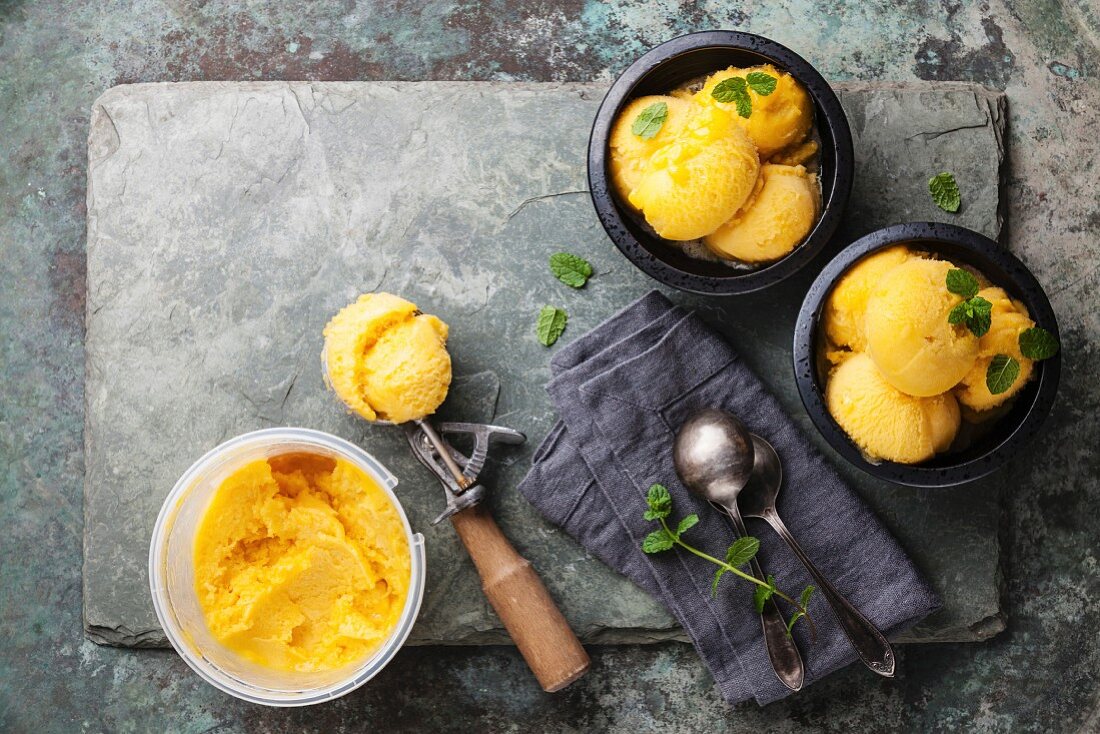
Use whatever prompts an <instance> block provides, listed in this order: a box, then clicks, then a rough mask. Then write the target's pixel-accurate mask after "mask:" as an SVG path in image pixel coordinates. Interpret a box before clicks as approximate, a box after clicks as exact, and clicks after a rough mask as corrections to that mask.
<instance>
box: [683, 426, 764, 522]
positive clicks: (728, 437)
mask: <svg viewBox="0 0 1100 734" xmlns="http://www.w3.org/2000/svg"><path fill="white" fill-rule="evenodd" d="M672 460H673V463H674V464H675V465H676V473H677V474H678V475H679V476H680V479H681V480H682V481H683V483H684V486H685V487H687V488H688V489H689V490H691V491H692V492H694V493H696V494H698V495H700V496H701V497H704V498H705V499H708V500H710V501H712V502H717V503H718V504H720V505H723V506H726V507H728V506H729V505H731V504H735V503H736V502H737V494H738V493H739V492H740V491H741V490H742V489H743V488H744V486H745V484H746V483H747V482H748V481H749V477H751V476H752V473H753V461H754V460H753V444H752V439H751V438H750V437H749V432H748V430H747V429H746V428H745V425H744V424H743V423H741V421H739V420H738V419H737V418H736V417H735V416H733V415H730V414H729V413H727V412H725V411H723V410H715V409H713V408H707V409H705V410H701V411H699V412H698V413H695V414H694V415H692V416H691V417H690V418H688V419H687V420H686V421H684V425H683V426H681V427H680V432H679V433H677V434H676V443H675V444H674V446H673V451H672Z"/></svg>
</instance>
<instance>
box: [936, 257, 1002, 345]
mask: <svg viewBox="0 0 1100 734" xmlns="http://www.w3.org/2000/svg"><path fill="white" fill-rule="evenodd" d="M979 287H980V284H979V283H978V279H977V278H975V277H974V275H973V274H972V273H969V272H967V271H966V270H963V269H962V268H952V269H951V270H948V271H947V290H949V291H950V292H952V293H954V294H955V295H957V296H962V297H963V299H965V300H963V302H962V303H960V304H957V305H956V306H955V307H954V308H953V309H951V311H950V312H949V313H948V314H947V322H948V323H949V324H952V325H954V326H958V325H960V324H965V325H966V328H968V329H970V332H971V333H972V334H973V335H974V336H976V337H981V336H983V335H984V334H986V333H987V332H988V331H989V327H990V326H992V324H993V304H992V303H990V302H989V301H987V300H986V299H984V298H982V297H981V296H979V295H978V288H979Z"/></svg>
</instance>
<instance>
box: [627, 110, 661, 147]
mask: <svg viewBox="0 0 1100 734" xmlns="http://www.w3.org/2000/svg"><path fill="white" fill-rule="evenodd" d="M667 119H668V103H667V102H654V103H653V104H651V105H649V106H648V107H646V108H645V109H644V110H642V111H641V112H639V113H638V116H637V117H635V118H634V124H633V125H631V126H630V132H632V133H634V134H635V135H637V136H638V137H639V138H641V139H642V140H652V139H653V138H655V137H656V136H657V133H658V132H660V131H661V126H662V125H664V124H665V120H667Z"/></svg>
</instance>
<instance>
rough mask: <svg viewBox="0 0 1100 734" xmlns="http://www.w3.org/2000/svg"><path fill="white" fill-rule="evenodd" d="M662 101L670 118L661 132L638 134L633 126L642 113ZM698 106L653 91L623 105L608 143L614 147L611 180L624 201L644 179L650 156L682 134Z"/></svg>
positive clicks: (612, 149) (662, 125)
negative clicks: (646, 134) (647, 136)
mask: <svg viewBox="0 0 1100 734" xmlns="http://www.w3.org/2000/svg"><path fill="white" fill-rule="evenodd" d="M662 103H663V104H664V105H665V106H666V108H667V117H666V118H665V121H664V122H663V123H662V124H661V126H660V128H658V130H657V132H656V133H655V134H654V135H653V136H652V137H650V138H644V137H642V136H640V135H637V134H635V133H634V130H633V127H634V123H635V121H636V120H637V119H638V115H640V114H642V112H643V111H645V110H647V109H649V108H650V107H652V106H653V105H656V104H662ZM694 106H695V105H694V104H693V103H692V102H690V101H686V100H683V99H678V98H676V97H669V96H665V95H657V94H653V95H648V96H646V97H639V98H637V99H635V100H633V101H632V102H630V104H628V105H627V106H626V107H624V108H623V111H622V112H620V113H619V116H618V117H616V118H615V124H614V126H613V127H612V128H611V136H610V138H609V143H608V145H609V147H610V149H611V181H612V183H613V185H614V186H615V191H616V192H617V193H618V194H619V197H620V198H622V199H623V200H624V201H626V200H628V199H629V197H630V192H631V191H633V190H634V187H636V186H637V185H638V182H639V181H641V179H642V174H643V173H644V172H645V169H646V166H648V165H649V159H650V157H651V156H652V155H653V154H654V153H656V152H657V151H658V150H660V149H661V148H663V147H664V146H666V145H668V144H669V143H671V142H672V141H674V140H675V139H676V138H677V136H679V134H680V133H681V132H682V131H683V129H684V126H685V125H686V124H687V121H688V118H689V117H690V116H691V114H692V109H693V108H694Z"/></svg>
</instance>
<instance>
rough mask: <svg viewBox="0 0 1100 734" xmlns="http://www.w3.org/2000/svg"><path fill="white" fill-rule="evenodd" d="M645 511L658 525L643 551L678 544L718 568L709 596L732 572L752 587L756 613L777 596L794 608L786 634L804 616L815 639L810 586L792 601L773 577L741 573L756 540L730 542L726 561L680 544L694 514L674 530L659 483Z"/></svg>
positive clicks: (692, 523) (694, 519)
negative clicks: (763, 578) (808, 606)
mask: <svg viewBox="0 0 1100 734" xmlns="http://www.w3.org/2000/svg"><path fill="white" fill-rule="evenodd" d="M646 508H647V509H646V511H645V514H644V517H645V519H646V520H649V521H656V522H659V523H660V524H661V527H660V528H658V529H657V530H654V531H653V532H652V533H650V534H649V535H647V536H646V537H645V538H644V539H643V540H642V551H643V552H645V553H663V552H664V551H667V550H671V549H672V547H673V546H677V545H678V546H680V547H681V548H683V549H684V550H686V551H688V552H689V553H693V554H695V555H696V556H698V557H700V558H702V559H703V560H706V561H710V562H711V563H713V564H714V565H716V566H718V569H717V570H716V571H715V572H714V580H713V581H712V582H711V593H712V594H717V593H718V582H719V581H721V580H722V576H723V575H724V574H727V573H732V574H734V575H735V576H739V577H741V578H742V579H744V580H745V581H748V582H750V583H752V584H755V588H754V590H753V596H752V603H753V606H754V607H756V610H757V611H758V612H760V611H763V609H764V603H765V602H767V601H768V599H771V598H772V597H773V596H777V597H779V598H780V599H782V600H784V601H785V602H787V603H788V604H790V605H791V606H793V607H794V609H795V611H794V613H793V614H792V615H791V618H790V620H788V622H787V634H788V635H790V634H791V629H792V628H793V627H794V624H795V622H797V621H798V620H799V619H802V618H803V617H805V618H806V622H807V624H809V625H810V634H811V637H816V636H817V628H816V626H815V625H814V621H813V619H812V618H811V617H810V613H809V610H808V609H807V605H808V604H809V603H810V595H811V594H813V592H814V587H812V586H807V587H806V588H805V589H803V590H802V596H801V597H800V598H799V600H798V601H795V600H794V599H792V598H791V597H790V596H788V595H787V594H784V593H783V592H782V591H780V590H779V588H778V587H777V586H776V583H775V577H774V576H768V578H767V580H761V579H758V578H756V577H755V576H753V575H751V574H749V573H746V572H745V571H742V570H741V566H744V565H745V564H746V563H748V562H749V561H751V560H752V559H753V558H755V557H756V553H757V551H758V550H759V549H760V541H759V540H757V539H756V538H754V537H752V536H751V535H746V536H744V537H742V538H738V539H737V540H735V541H734V542H733V545H731V546H730V547H729V548H728V549H727V550H726V559H725V560H724V561H722V560H719V559H717V558H715V557H714V556H712V555H709V554H707V553H704V552H703V551H701V550H699V549H698V548H696V547H694V546H692V545H689V544H688V543H687V542H685V541H684V539H683V535H684V533H685V532H686V531H688V530H690V529H691V528H693V527H695V525H696V523H698V522H699V516H698V515H688V516H687V517H685V518H684V519H683V520H680V522H678V523H677V524H676V529H675V530H673V529H672V527H671V526H670V525H669V524H668V517H669V515H671V514H672V495H670V494H669V492H668V489H667V488H666V487H664V486H662V485H660V484H654V485H653V486H651V487H650V488H649V492H648V493H647V494H646Z"/></svg>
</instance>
